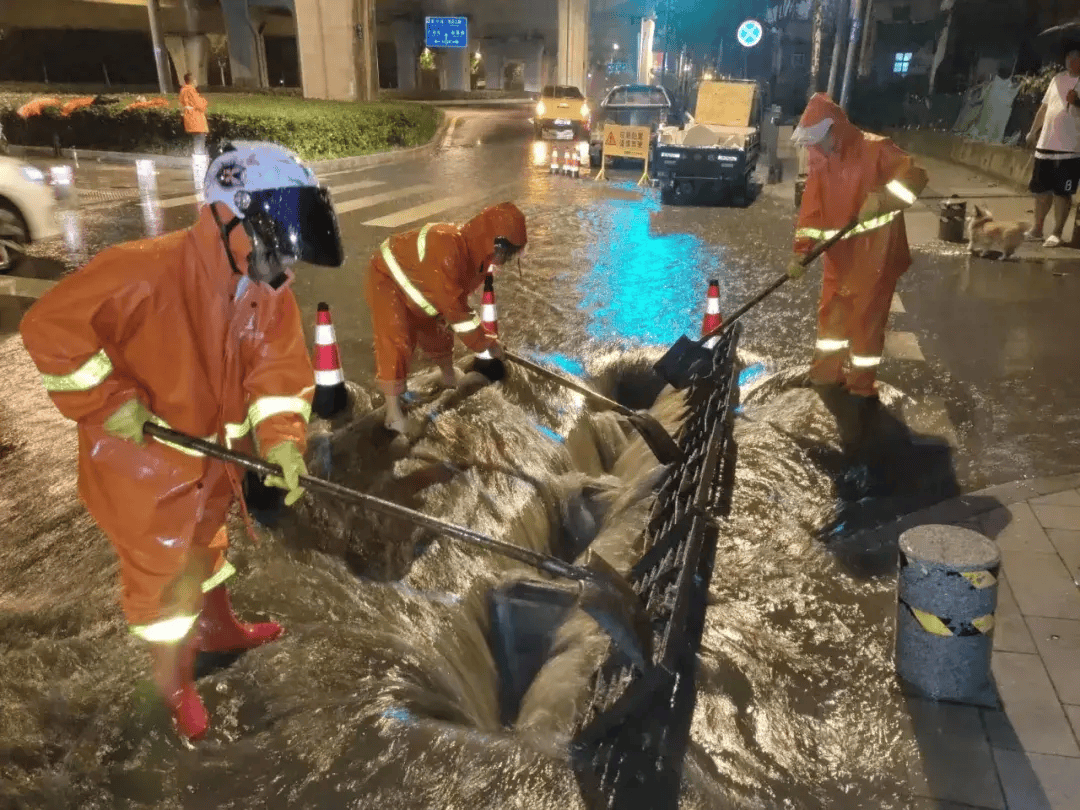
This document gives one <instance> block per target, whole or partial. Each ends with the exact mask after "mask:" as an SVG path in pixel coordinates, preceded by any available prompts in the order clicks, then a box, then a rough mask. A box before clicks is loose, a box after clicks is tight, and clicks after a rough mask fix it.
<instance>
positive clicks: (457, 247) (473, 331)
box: [365, 202, 528, 433]
mask: <svg viewBox="0 0 1080 810" xmlns="http://www.w3.org/2000/svg"><path fill="white" fill-rule="evenodd" d="M527 241H528V240H527V237H526V233H525V215H524V214H522V213H521V211H519V210H518V208H517V206H515V205H514V204H513V203H508V202H505V203H500V204H499V205H495V206H492V207H490V208H486V209H485V210H484V211H482V212H481V213H480V214H478V215H477V216H475V217H473V218H472V219H470V220H469V221H468V222H466V223H465V224H464V225H462V226H461V227H460V228H459V227H456V226H454V225H449V224H446V223H438V224H431V225H425V226H424V227H423V228H421V229H420V230H419V231H409V232H408V233H402V234H398V235H396V236H392V237H390V238H389V239H387V240H386V241H385V242H383V243H382V247H381V248H380V249H379V253H377V254H376V255H375V256H373V257H372V259H371V264H370V266H369V267H368V273H367V279H366V285H365V294H366V297H367V303H368V307H369V308H370V310H371V323H372V326H373V329H374V335H375V363H376V367H377V371H376V377H377V382H378V385H379V388H380V389H381V390H382V392H383V394H385V395H386V426H387V427H388V428H390V429H391V430H394V431H397V432H398V433H406V432H407V422H406V419H405V414H404V413H403V412H402V410H401V395H402V394H404V393H405V380H406V378H407V377H408V375H409V365H410V362H411V361H412V355H413V351H414V350H415V349H416V346H417V344H419V346H420V348H421V349H423V350H424V352H425V353H426V354H427V355H428V357H430V358H431V359H432V360H433V361H434V362H435V363H436V364H437V365H438V366H439V368H440V369H441V370H442V382H443V384H444V385H445V386H447V387H453V386H454V385H455V384H456V382H457V380H456V376H455V372H454V365H453V352H454V335H455V334H456V335H458V337H460V338H461V340H462V342H463V343H464V344H465V345H466V346H468V347H469V348H470V349H472V350H473V351H474V352H478V353H480V352H485V351H486V352H490V356H491V357H493V358H499V357H501V354H502V350H501V348H500V347H499V343H498V340H497V339H495V338H494V337H491V336H489V335H487V334H486V333H485V332H484V330H483V329H482V328H481V325H480V319H479V318H478V317H477V315H476V313H475V312H474V311H473V310H472V308H471V307H470V306H469V302H468V297H469V295H470V293H472V292H474V291H475V290H476V289H477V288H478V287H479V286H480V284H481V283H482V282H483V280H484V274H485V273H486V272H487V271H488V269H489V268H491V267H498V266H500V265H502V264H504V263H505V262H506V261H507V260H508V259H510V258H511V257H512V256H514V255H518V256H520V255H521V254H520V252H521V251H522V250H523V249H524V248H525V245H526V242H527Z"/></svg>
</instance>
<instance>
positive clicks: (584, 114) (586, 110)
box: [581, 104, 589, 118]
mask: <svg viewBox="0 0 1080 810" xmlns="http://www.w3.org/2000/svg"><path fill="white" fill-rule="evenodd" d="M581 117H582V118H588V117H589V105H588V104H582V105H581Z"/></svg>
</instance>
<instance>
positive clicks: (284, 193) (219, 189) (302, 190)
mask: <svg viewBox="0 0 1080 810" xmlns="http://www.w3.org/2000/svg"><path fill="white" fill-rule="evenodd" d="M203 189H204V196H205V198H206V203H207V205H210V204H213V203H221V204H222V205H224V206H226V207H227V208H228V209H229V210H230V211H232V213H233V214H235V215H236V217H237V218H238V220H239V221H240V223H241V224H242V225H243V227H244V230H245V231H246V232H247V234H248V236H249V237H250V238H251V239H252V241H253V242H256V241H258V242H261V243H262V244H263V245H265V246H266V248H267V249H269V250H271V251H273V252H274V253H276V254H277V255H278V256H279V257H281V258H282V259H294V260H300V261H305V262H310V263H311V264H317V265H322V266H324V267H340V266H341V264H342V262H343V261H344V251H343V249H342V246H341V232H340V230H339V229H338V221H337V214H336V213H335V212H334V205H333V203H332V202H331V200H330V192H329V191H328V190H327V189H326V188H325V187H323V186H321V185H319V181H318V180H317V179H316V178H315V175H314V173H313V172H312V171H311V169H309V168H307V167H306V166H304V164H303V163H301V162H300V158H299V157H297V155H296V154H295V153H293V152H291V151H290V150H288V149H286V148H284V147H283V146H279V145H278V144H276V143H266V142H261V141H232V142H230V143H225V144H223V145H222V146H221V147H220V153H219V154H218V155H217V156H216V157H215V158H214V159H213V161H211V163H210V167H209V168H208V169H207V171H206V178H205V180H204V182H203Z"/></svg>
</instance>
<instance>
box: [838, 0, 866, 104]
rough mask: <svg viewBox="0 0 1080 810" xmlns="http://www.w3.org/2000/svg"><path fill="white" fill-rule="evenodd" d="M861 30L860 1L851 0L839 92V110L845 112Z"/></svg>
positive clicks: (849, 96)
mask: <svg viewBox="0 0 1080 810" xmlns="http://www.w3.org/2000/svg"><path fill="white" fill-rule="evenodd" d="M861 30H862V0H851V37H850V38H849V39H848V51H847V65H845V66H844V88H843V89H842V90H841V91H840V109H842V110H843V111H844V112H847V106H848V99H849V98H851V76H852V74H853V73H854V72H855V49H856V48H857V47H858V45H859V31H861Z"/></svg>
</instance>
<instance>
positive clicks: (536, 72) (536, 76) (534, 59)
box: [525, 42, 544, 93]
mask: <svg viewBox="0 0 1080 810" xmlns="http://www.w3.org/2000/svg"><path fill="white" fill-rule="evenodd" d="M525 52H526V54H528V55H527V56H526V57H525V92H527V93H539V92H540V91H541V90H542V89H543V87H544V43H543V42H538V43H536V45H535V46H534V47H532V48H529V46H528V45H526V51H525Z"/></svg>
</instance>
